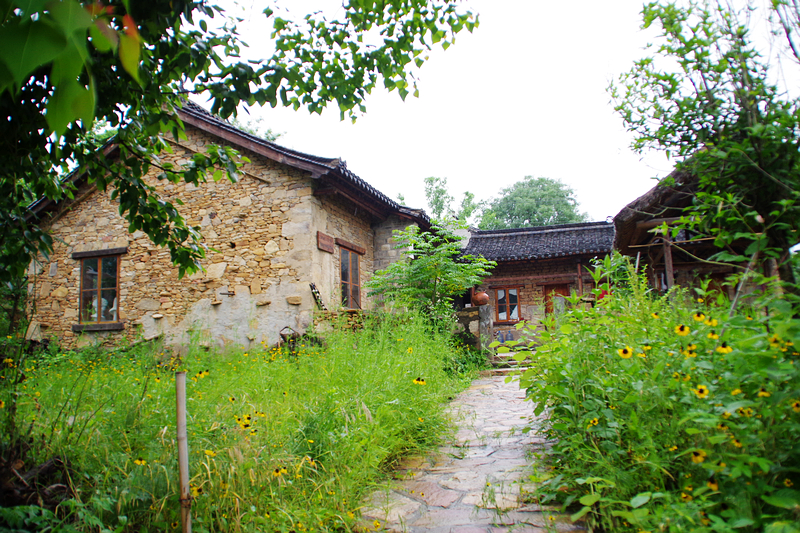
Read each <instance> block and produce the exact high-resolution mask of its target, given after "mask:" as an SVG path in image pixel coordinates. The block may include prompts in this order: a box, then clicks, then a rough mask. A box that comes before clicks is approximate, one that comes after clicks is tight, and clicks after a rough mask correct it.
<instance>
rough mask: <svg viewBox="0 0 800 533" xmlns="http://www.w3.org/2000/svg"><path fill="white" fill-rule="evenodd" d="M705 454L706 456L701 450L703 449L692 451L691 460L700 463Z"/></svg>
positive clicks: (703, 459)
mask: <svg viewBox="0 0 800 533" xmlns="http://www.w3.org/2000/svg"><path fill="white" fill-rule="evenodd" d="M707 456H708V454H706V452H705V451H703V450H695V451H693V452H692V462H693V463H694V464H698V465H699V464H700V463H702V462H703V461H705V460H706V457H707Z"/></svg>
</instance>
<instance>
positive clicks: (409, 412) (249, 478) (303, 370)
mask: <svg viewBox="0 0 800 533" xmlns="http://www.w3.org/2000/svg"><path fill="white" fill-rule="evenodd" d="M57 355H58V356H57V357H51V358H50V359H49V360H43V361H40V362H38V363H35V364H34V363H23V364H24V365H25V366H26V367H25V368H24V379H22V380H21V381H20V382H19V383H18V384H17V385H16V387H15V388H11V387H5V386H4V387H3V388H0V400H2V401H3V402H4V408H3V409H2V410H0V417H4V422H6V423H9V421H8V420H7V417H9V416H11V413H12V410H11V409H9V406H13V416H14V421H15V423H16V424H17V427H25V428H30V429H29V430H28V434H29V436H30V438H31V439H34V440H35V442H36V443H37V446H35V447H33V448H31V450H30V451H29V457H28V463H29V465H28V466H30V465H31V464H38V463H41V462H43V461H46V460H47V459H48V458H50V457H53V456H55V455H61V456H64V457H67V458H68V459H69V464H70V467H69V469H68V472H69V484H70V489H71V491H72V493H73V494H74V496H75V497H74V498H72V499H70V500H67V501H66V502H64V503H62V504H61V505H60V506H59V507H58V508H57V509H56V510H55V513H54V514H52V516H50V515H47V514H46V512H44V511H43V512H42V513H36V512H34V511H31V510H30V509H28V508H22V507H17V508H11V509H2V508H0V523H2V522H3V521H5V522H7V523H8V524H12V523H16V522H20V521H21V520H23V519H24V520H27V521H28V522H30V523H33V522H35V521H37V520H39V521H41V520H45V519H47V520H51V519H52V520H51V525H53V524H54V523H57V522H55V521H56V520H58V521H61V522H62V523H64V524H66V525H69V526H70V527H76V528H78V530H80V531H100V530H105V529H111V530H119V531H142V532H145V531H169V530H172V529H175V528H177V524H178V521H179V505H178V488H177V459H176V438H175V415H174V409H175V407H174V401H175V400H174V394H175V392H174V371H175V370H177V369H180V370H185V371H187V377H188V383H187V410H188V420H187V422H188V430H189V449H190V462H191V465H190V472H191V475H192V479H191V486H192V495H193V508H192V514H193V516H194V521H193V522H194V523H193V527H194V529H195V530H196V531H258V530H269V531H311V530H335V531H342V530H350V529H351V528H352V527H353V526H354V525H355V524H356V521H357V519H358V515H359V508H360V502H361V501H362V499H363V496H364V495H365V494H366V492H367V491H368V490H370V489H371V487H372V486H374V484H375V483H376V481H377V480H378V479H379V478H380V477H382V476H383V475H384V474H385V473H386V472H388V471H389V470H390V469H391V467H392V466H393V465H394V464H395V463H396V462H397V461H398V460H399V459H400V458H401V457H403V456H405V455H407V454H409V453H412V452H416V451H420V450H426V449H429V448H431V447H433V446H435V445H436V444H437V443H438V442H439V439H440V437H441V436H442V434H443V433H445V432H447V431H448V430H449V423H448V422H447V420H446V418H445V416H444V415H443V408H444V406H445V404H446V400H447V399H448V398H449V397H452V396H453V395H454V394H456V393H457V392H458V391H459V390H461V389H462V388H463V387H464V386H465V385H466V384H467V383H468V379H465V375H464V374H454V373H453V369H452V368H447V370H448V371H445V368H446V367H450V366H451V363H452V361H453V360H454V359H457V358H458V354H456V355H451V348H450V346H449V344H448V340H447V339H446V338H445V337H443V336H441V335H438V334H436V333H435V332H432V331H431V330H430V329H429V328H428V327H426V326H425V323H424V322H423V321H421V320H416V319H414V320H408V319H402V320H400V319H397V320H395V319H393V318H391V317H388V318H387V317H384V318H382V319H380V320H376V321H375V322H374V323H370V324H368V327H365V328H364V329H362V330H360V331H358V332H352V331H349V332H346V331H335V332H333V333H331V334H330V335H329V336H328V337H327V339H326V348H325V349H324V351H323V349H322V348H320V347H318V346H306V345H304V344H302V342H301V343H300V344H299V345H296V346H295V349H294V350H279V349H269V348H266V347H263V346H259V347H256V348H254V349H250V350H247V351H242V350H234V349H231V350H227V351H222V352H217V353H215V352H205V351H204V350H201V349H197V350H194V349H191V350H190V351H189V353H188V355H186V356H185V357H184V358H183V359H178V358H176V357H173V356H171V354H170V353H169V352H167V351H166V350H158V349H156V350H148V349H146V348H144V347H136V348H133V349H130V350H123V351H114V352H107V351H100V350H95V351H89V352H84V353H80V354H79V353H60V354H57ZM4 364H5V368H4V369H3V371H2V373H3V376H4V377H5V376H7V375H11V374H12V371H17V370H18V365H17V362H15V361H12V362H11V363H4ZM13 394H16V396H13ZM4 427H5V426H4ZM5 439H6V437H5V436H4V437H3V445H6V444H7V442H6V440H5ZM47 517H49V518H47ZM70 517H72V518H70ZM73 518H75V519H79V520H78V521H77V522H76V521H75V520H73Z"/></svg>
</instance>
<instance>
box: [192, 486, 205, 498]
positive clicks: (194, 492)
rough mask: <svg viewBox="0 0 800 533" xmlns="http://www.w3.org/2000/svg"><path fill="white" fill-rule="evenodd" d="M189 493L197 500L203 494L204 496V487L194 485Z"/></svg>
mask: <svg viewBox="0 0 800 533" xmlns="http://www.w3.org/2000/svg"><path fill="white" fill-rule="evenodd" d="M189 491H190V492H191V493H192V498H197V497H198V496H200V495H201V494H203V489H202V487H195V486H194V485H190V486H189Z"/></svg>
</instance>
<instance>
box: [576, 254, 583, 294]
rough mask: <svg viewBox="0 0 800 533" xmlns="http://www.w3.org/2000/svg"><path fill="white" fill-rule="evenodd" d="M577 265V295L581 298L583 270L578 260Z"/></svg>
mask: <svg viewBox="0 0 800 533" xmlns="http://www.w3.org/2000/svg"><path fill="white" fill-rule="evenodd" d="M577 267H578V297H579V298H582V297H583V272H582V270H581V262H580V261H578V263H577Z"/></svg>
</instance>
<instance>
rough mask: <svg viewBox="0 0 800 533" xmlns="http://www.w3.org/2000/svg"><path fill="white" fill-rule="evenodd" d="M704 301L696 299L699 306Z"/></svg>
mask: <svg viewBox="0 0 800 533" xmlns="http://www.w3.org/2000/svg"><path fill="white" fill-rule="evenodd" d="M704 301H705V300H703V299H702V298H698V299H697V303H699V304H701V303H703V302H704Z"/></svg>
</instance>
